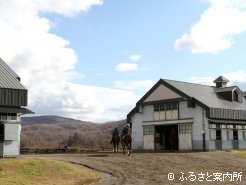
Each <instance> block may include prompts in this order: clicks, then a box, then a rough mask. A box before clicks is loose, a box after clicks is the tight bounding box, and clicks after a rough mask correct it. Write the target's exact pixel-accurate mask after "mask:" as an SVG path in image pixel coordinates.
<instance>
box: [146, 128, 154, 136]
mask: <svg viewBox="0 0 246 185" xmlns="http://www.w3.org/2000/svg"><path fill="white" fill-rule="evenodd" d="M143 134H144V135H154V127H143Z"/></svg>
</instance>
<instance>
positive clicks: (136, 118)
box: [131, 113, 143, 150]
mask: <svg viewBox="0 0 246 185" xmlns="http://www.w3.org/2000/svg"><path fill="white" fill-rule="evenodd" d="M142 115H143V114H141V113H135V114H134V115H133V116H132V118H131V122H132V138H133V140H132V148H133V149H135V150H140V149H143V126H142Z"/></svg>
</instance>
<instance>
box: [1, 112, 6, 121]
mask: <svg viewBox="0 0 246 185" xmlns="http://www.w3.org/2000/svg"><path fill="white" fill-rule="evenodd" d="M7 115H8V114H7V113H2V114H1V120H2V121H7Z"/></svg>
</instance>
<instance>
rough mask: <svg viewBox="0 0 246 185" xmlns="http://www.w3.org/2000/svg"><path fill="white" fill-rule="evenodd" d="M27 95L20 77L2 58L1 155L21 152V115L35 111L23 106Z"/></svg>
mask: <svg viewBox="0 0 246 185" xmlns="http://www.w3.org/2000/svg"><path fill="white" fill-rule="evenodd" d="M27 96H28V92H27V89H26V88H25V87H24V86H23V85H22V84H21V83H20V77H19V76H18V75H17V74H16V73H15V72H14V71H13V70H12V69H11V68H10V67H9V66H8V65H7V64H6V63H5V62H4V61H3V60H2V59H0V157H8V156H18V155H19V153H20V131H21V125H20V121H21V120H20V116H21V115H22V114H30V113H33V112H32V111H30V110H28V109H26V108H24V107H23V106H27Z"/></svg>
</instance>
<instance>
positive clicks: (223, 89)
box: [214, 76, 243, 102]
mask: <svg viewBox="0 0 246 185" xmlns="http://www.w3.org/2000/svg"><path fill="white" fill-rule="evenodd" d="M227 82H229V80H227V79H226V78H225V77H223V76H220V77H218V78H217V79H215V80H214V83H216V88H215V89H214V91H215V92H216V94H217V95H218V96H219V97H220V98H221V99H224V100H228V101H231V102H232V101H234V102H242V98H243V93H242V91H241V90H240V89H239V88H238V87H237V86H231V87H227Z"/></svg>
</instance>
